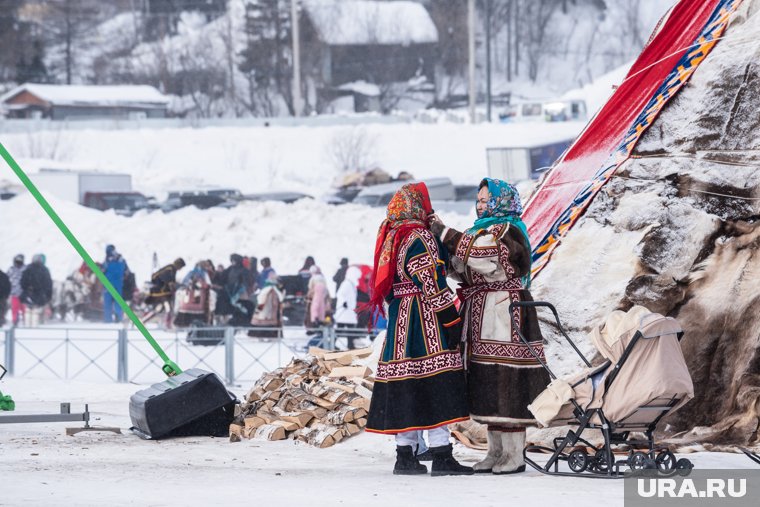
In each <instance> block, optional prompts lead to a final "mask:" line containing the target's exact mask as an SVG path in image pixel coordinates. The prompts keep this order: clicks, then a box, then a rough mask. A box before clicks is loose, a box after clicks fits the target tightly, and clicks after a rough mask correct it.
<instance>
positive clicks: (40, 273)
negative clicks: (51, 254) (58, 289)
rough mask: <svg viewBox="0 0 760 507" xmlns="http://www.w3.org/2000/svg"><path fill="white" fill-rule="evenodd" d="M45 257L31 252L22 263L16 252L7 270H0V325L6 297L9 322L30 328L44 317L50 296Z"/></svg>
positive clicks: (51, 284)
mask: <svg viewBox="0 0 760 507" xmlns="http://www.w3.org/2000/svg"><path fill="white" fill-rule="evenodd" d="M45 260H46V259H45V255H44V254H35V255H34V256H33V257H32V262H30V263H29V264H25V258H24V255H23V254H18V255H16V256H15V257H14V258H13V264H12V265H11V267H10V268H8V272H7V273H3V272H2V271H0V325H4V324H5V319H6V314H7V313H8V301H9V300H10V314H11V320H10V322H11V325H13V326H18V325H24V326H27V327H34V326H37V325H39V324H40V323H41V322H42V321H43V320H44V318H45V309H46V308H47V305H48V304H49V303H50V300H51V299H52V298H53V279H52V278H51V277H50V271H48V268H47V267H46V266H45Z"/></svg>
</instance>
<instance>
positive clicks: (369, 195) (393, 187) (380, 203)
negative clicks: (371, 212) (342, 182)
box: [353, 178, 456, 207]
mask: <svg viewBox="0 0 760 507" xmlns="http://www.w3.org/2000/svg"><path fill="white" fill-rule="evenodd" d="M423 181H424V183H425V185H427V188H428V194H429V195H430V200H431V201H454V200H456V191H455V189H454V185H453V183H451V180H450V179H449V178H430V179H427V180H423ZM415 182H416V181H394V182H392V183H385V184H382V185H372V186H371V187H366V188H364V189H362V190H361V192H359V193H358V194H357V196H356V197H355V198H354V200H353V202H354V203H356V204H365V205H367V206H374V207H384V206H387V205H388V203H389V202H391V198H392V197H393V194H395V193H396V191H397V190H398V189H399V188H401V187H402V186H404V185H405V184H407V183H415Z"/></svg>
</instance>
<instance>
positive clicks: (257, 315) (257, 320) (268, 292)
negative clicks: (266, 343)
mask: <svg viewBox="0 0 760 507" xmlns="http://www.w3.org/2000/svg"><path fill="white" fill-rule="evenodd" d="M277 283H278V279H277V275H276V274H275V273H274V272H273V271H272V272H270V274H269V278H268V279H267V281H266V282H265V284H264V288H263V289H261V292H260V293H259V297H258V300H257V302H258V305H256V311H255V312H254V314H253V318H252V319H251V325H252V326H253V327H268V328H280V327H282V302H283V301H284V300H285V294H283V293H282V291H281V290H280V288H279V287H278V286H277ZM248 335H249V336H258V337H271V338H277V337H278V336H279V332H278V331H277V330H276V329H270V330H263V331H258V330H257V331H249V332H248Z"/></svg>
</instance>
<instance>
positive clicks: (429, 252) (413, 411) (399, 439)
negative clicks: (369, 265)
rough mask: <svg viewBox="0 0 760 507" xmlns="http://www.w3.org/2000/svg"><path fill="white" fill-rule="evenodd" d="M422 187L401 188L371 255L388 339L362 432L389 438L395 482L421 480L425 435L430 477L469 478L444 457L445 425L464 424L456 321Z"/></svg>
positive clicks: (375, 300) (374, 304) (374, 302)
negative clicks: (420, 440)
mask: <svg viewBox="0 0 760 507" xmlns="http://www.w3.org/2000/svg"><path fill="white" fill-rule="evenodd" d="M432 211H433V210H432V208H431V205H430V198H429V197H428V191H427V187H426V186H425V185H424V183H417V184H407V185H404V186H403V187H401V189H400V190H399V191H398V192H396V194H395V195H394V196H393V198H392V199H391V202H390V203H389V204H388V212H387V219H386V220H385V221H384V222H383V224H382V225H381V226H380V231H379V233H378V237H377V243H376V247H375V266H374V270H373V273H372V283H371V287H372V294H371V297H370V302H369V304H368V306H369V310H370V311H371V314H372V315H374V314H375V310H377V309H382V305H383V303H384V302H387V303H388V332H387V335H386V338H385V344H384V346H383V351H382V355H381V357H380V361H379V364H378V367H377V372H376V379H375V386H374V389H373V392H372V403H371V406H370V410H369V417H368V420H367V428H366V430H367V431H369V432H373V433H384V434H392V435H396V444H397V447H396V455H397V458H396V464H395V467H394V469H393V473H394V474H403V475H416V474H424V473H427V468H426V467H425V465H422V464H420V462H419V461H418V460H417V458H416V456H415V455H414V449H415V447H416V445H417V433H418V431H420V430H428V436H429V439H430V447H431V451H432V453H433V465H432V472H431V475H469V474H472V473H473V470H472V468H470V467H465V466H462V465H460V464H459V463H457V461H456V460H455V459H454V458H453V457H452V454H451V449H452V447H451V444H450V443H449V430H448V427H447V425H448V424H449V423H453V422H456V421H462V420H465V419H468V410H467V401H466V391H465V379H464V372H463V369H462V357H461V354H460V353H459V351H458V350H457V348H458V346H459V337H460V335H461V319H460V318H459V315H458V312H457V310H456V307H455V305H454V300H455V296H454V294H453V292H452V291H451V289H449V288H448V286H447V285H446V267H445V266H446V261H447V256H446V250H445V249H444V248H443V247H442V245H441V244H440V242H439V241H438V240H437V239H436V238H435V237H434V236H433V235H432V234H431V233H430V230H429V229H428V218H429V217H430V215H431V214H432Z"/></svg>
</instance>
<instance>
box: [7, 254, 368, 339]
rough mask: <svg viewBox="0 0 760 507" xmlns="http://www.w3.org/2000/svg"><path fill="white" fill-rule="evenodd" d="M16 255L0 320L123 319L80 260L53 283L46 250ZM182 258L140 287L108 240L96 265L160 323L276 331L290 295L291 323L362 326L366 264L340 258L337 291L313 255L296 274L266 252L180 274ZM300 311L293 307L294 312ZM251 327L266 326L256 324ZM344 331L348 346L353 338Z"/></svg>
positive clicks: (142, 313) (205, 263) (141, 312)
mask: <svg viewBox="0 0 760 507" xmlns="http://www.w3.org/2000/svg"><path fill="white" fill-rule="evenodd" d="M24 260H25V258H24V255H22V254H18V255H16V256H15V257H14V259H13V264H12V265H11V267H10V268H9V269H8V270H7V272H3V271H0V325H4V324H5V320H6V315H8V316H9V319H8V324H9V325H11V326H25V327H33V326H37V325H39V324H41V323H42V322H44V321H45V320H46V319H49V318H51V317H54V316H57V317H59V318H65V317H66V312H67V311H75V312H78V313H76V314H75V317H78V318H84V319H88V320H95V319H98V320H100V319H101V318H102V322H104V323H119V322H123V321H125V320H126V319H125V316H124V312H123V310H122V307H121V305H120V304H119V302H118V301H117V300H116V299H115V297H114V296H113V295H112V293H111V292H110V291H108V290H105V288H104V286H103V284H102V283H101V282H100V281H99V280H98V278H97V276H96V275H95V273H93V272H92V270H91V269H90V268H89V267H88V265H87V264H86V263H82V265H81V266H80V268H79V269H77V270H76V271H75V272H74V273H72V274H71V275H69V276H68V277H67V278H66V280H65V281H64V282H62V283H61V284H60V286H59V287H57V288H56V292H57V293H58V294H56V295H55V298H56V300H55V301H54V290H53V281H52V278H51V276H50V272H49V271H48V268H47V267H46V266H45V256H44V255H43V254H36V255H34V257H33V258H32V262H31V263H29V264H25V263H24ZM184 267H185V260H184V259H182V258H177V259H175V260H174V261H173V262H172V263H170V264H167V265H166V266H163V267H161V268H159V269H156V270H155V271H154V272H153V273H152V275H151V277H150V281H149V282H148V283H147V284H146V286H145V287H144V290H143V291H141V290H139V287H138V286H137V283H136V281H135V274H134V273H133V272H132V271H131V270H130V268H129V265H128V263H127V260H126V259H125V258H124V257H123V256H122V255H121V254H120V253H119V251H118V250H117V248H116V246H115V245H107V246H106V249H105V257H104V258H103V261H102V262H99V263H98V268H99V269H100V270H101V271H102V272H103V274H104V275H105V278H107V279H108V281H109V283H110V284H111V286H112V287H113V289H114V290H115V291H116V293H118V295H120V296H121V298H122V299H123V300H124V301H125V302H126V303H127V304H128V305H129V306H130V307H131V308H132V309H133V310H135V312H136V313H137V314H138V316H139V317H140V318H141V319H142V320H143V322H151V321H154V322H159V323H160V324H161V325H162V327H165V328H172V327H174V326H176V327H190V326H194V327H207V326H235V327H248V328H251V329H252V330H251V331H249V334H251V335H252V336H261V337H263V336H270V335H271V336H276V334H277V333H276V331H273V330H274V329H277V328H281V327H282V325H283V311H284V309H285V305H287V304H292V303H288V301H292V300H293V299H294V297H297V300H298V302H299V304H300V305H302V306H303V307H304V308H303V317H302V319H303V321H302V322H290V324H291V325H303V326H305V327H306V328H311V329H314V328H320V327H322V326H325V325H335V327H336V328H337V329H339V330H347V329H356V328H360V327H367V326H368V324H369V316H368V315H363V314H362V312H360V311H359V309H360V308H361V306H362V304H363V303H365V302H366V301H368V299H369V297H368V293H369V274H370V271H371V270H370V268H369V266H352V265H349V261H348V259H347V258H343V259H341V260H340V265H339V267H338V269H337V271H336V272H335V274H334V275H333V277H332V281H333V282H334V292H335V294H336V298H334V299H333V298H332V297H331V295H330V293H331V291H330V288H329V287H328V281H327V278H326V277H325V275H324V274H323V272H322V269H321V268H320V267H319V266H318V265H317V263H316V261H315V259H314V258H313V257H312V256H308V257H306V259H305V260H304V263H303V266H302V268H301V269H300V270H299V271H298V273H297V275H291V276H284V277H281V276H279V275H278V273H277V271H276V270H275V268H274V267H273V265H272V261H271V259H270V258H269V257H263V258H262V259H261V260H260V262H259V259H258V258H257V257H254V256H248V257H246V256H242V255H240V254H236V253H235V254H232V255H230V258H229V265H227V266H226V267H225V266H224V265H222V264H217V263H215V262H214V261H212V260H211V259H205V260H200V261H198V262H196V263H195V265H194V266H193V267H192V269H190V270H189V271H188V272H187V273H185V274H184V276H183V277H182V278H181V279H178V273H179V272H180V271H181V270H182V269H183V268H184ZM297 315H298V316H299V318H300V315H301V314H300V313H297ZM101 316H102V317H101ZM256 328H266V329H261V330H256ZM350 335H351V333H348V334H347V336H346V337H347V339H348V343H349V347H351V348H353V346H354V337H353V336H350Z"/></svg>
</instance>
